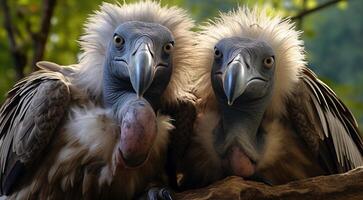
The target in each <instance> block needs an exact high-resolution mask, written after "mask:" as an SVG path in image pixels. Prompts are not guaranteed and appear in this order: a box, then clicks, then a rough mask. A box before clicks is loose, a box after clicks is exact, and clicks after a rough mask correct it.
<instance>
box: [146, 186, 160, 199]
mask: <svg viewBox="0 0 363 200" xmlns="http://www.w3.org/2000/svg"><path fill="white" fill-rule="evenodd" d="M147 199H148V200H158V188H155V187H153V188H150V189H149V191H148V192H147Z"/></svg>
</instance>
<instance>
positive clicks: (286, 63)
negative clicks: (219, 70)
mask: <svg viewBox="0 0 363 200" xmlns="http://www.w3.org/2000/svg"><path fill="white" fill-rule="evenodd" d="M294 28H295V27H294V24H293V23H291V22H290V20H289V19H285V20H284V19H282V18H281V17H280V16H274V17H271V16H269V15H268V12H267V10H266V9H258V8H257V7H255V8H253V9H251V10H250V9H249V8H246V7H243V8H238V9H236V10H235V11H231V12H229V13H221V14H220V16H219V17H218V18H216V19H215V20H214V21H210V22H208V23H206V24H205V25H203V26H201V27H200V29H201V31H200V34H199V38H198V42H199V44H198V47H199V48H200V49H201V50H200V55H199V57H200V58H199V62H198V63H197V65H196V66H195V68H196V69H195V71H196V73H195V74H196V76H195V78H196V79H197V85H198V88H196V90H197V95H198V97H200V98H201V104H202V105H205V104H209V105H215V103H216V100H215V97H214V93H213V90H212V86H211V81H210V73H211V68H212V62H213V60H214V58H213V56H214V54H213V49H214V46H215V45H216V44H217V42H218V41H219V40H221V39H223V38H228V37H247V38H253V39H259V40H263V41H265V42H267V43H268V44H269V45H271V47H272V48H273V50H274V52H275V59H276V71H275V82H274V84H275V87H274V93H273V96H272V101H271V104H270V105H269V107H268V109H267V113H271V114H277V115H280V114H283V113H284V112H285V108H284V105H285V104H283V103H281V102H283V101H284V99H285V98H286V97H287V96H289V95H290V94H291V92H292V90H293V89H294V85H295V84H296V83H297V82H298V80H299V72H300V70H301V69H302V67H304V66H305V60H304V59H305V55H304V48H303V41H302V40H300V39H299V37H300V32H298V31H296V30H294Z"/></svg>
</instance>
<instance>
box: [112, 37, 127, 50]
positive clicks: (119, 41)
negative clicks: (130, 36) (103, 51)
mask: <svg viewBox="0 0 363 200" xmlns="http://www.w3.org/2000/svg"><path fill="white" fill-rule="evenodd" d="M113 43H114V44H115V46H116V47H117V48H121V47H122V46H123V45H124V44H125V40H124V39H123V38H122V37H121V36H119V35H115V36H113Z"/></svg>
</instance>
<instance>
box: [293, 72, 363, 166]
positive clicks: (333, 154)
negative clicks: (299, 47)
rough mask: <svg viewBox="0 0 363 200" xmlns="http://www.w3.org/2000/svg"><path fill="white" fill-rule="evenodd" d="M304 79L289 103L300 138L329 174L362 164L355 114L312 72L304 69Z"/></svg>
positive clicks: (361, 151) (360, 144) (360, 143)
mask: <svg viewBox="0 0 363 200" xmlns="http://www.w3.org/2000/svg"><path fill="white" fill-rule="evenodd" d="M301 80H302V81H301V82H300V84H299V86H298V88H297V90H296V93H295V94H294V98H290V99H289V101H288V104H289V115H290V118H291V119H292V121H293V123H294V126H295V128H296V129H297V132H298V133H299V135H300V136H302V138H304V139H305V141H306V143H307V145H308V146H309V147H310V148H311V149H313V150H314V149H315V150H316V151H315V153H317V154H318V156H319V157H320V159H321V161H322V163H323V164H324V165H325V167H326V168H327V170H328V171H329V172H330V173H337V172H344V171H348V170H350V169H353V168H356V167H358V166H361V165H363V159H362V154H363V142H362V139H361V137H360V135H359V130H358V125H357V122H356V120H355V118H354V116H353V115H352V113H351V112H350V111H349V109H348V108H347V107H346V106H345V105H344V103H343V102H342V101H341V100H340V99H338V97H337V96H336V94H335V93H334V92H333V91H332V90H331V89H330V88H329V87H328V86H327V85H326V84H325V83H323V82H322V81H321V80H319V79H318V78H317V76H316V75H315V74H314V72H312V71H311V70H310V69H308V68H304V69H303V71H302V76H301Z"/></svg>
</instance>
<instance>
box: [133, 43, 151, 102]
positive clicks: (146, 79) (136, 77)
mask: <svg viewBox="0 0 363 200" xmlns="http://www.w3.org/2000/svg"><path fill="white" fill-rule="evenodd" d="M153 63H154V60H153V57H152V55H151V52H150V49H149V45H148V43H147V42H141V44H140V45H139V46H138V47H137V50H136V51H135V53H134V54H133V55H132V56H131V65H130V67H129V73H130V80H131V85H132V87H133V88H134V90H135V92H136V94H137V96H138V97H142V96H143V95H144V93H145V91H146V90H147V89H148V88H149V87H150V85H151V83H152V81H153V78H154V67H153Z"/></svg>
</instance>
